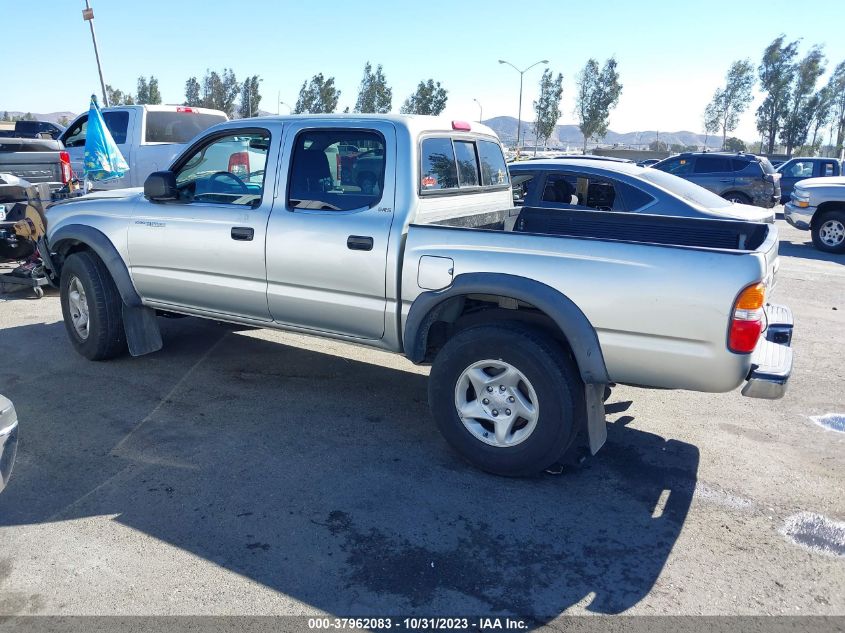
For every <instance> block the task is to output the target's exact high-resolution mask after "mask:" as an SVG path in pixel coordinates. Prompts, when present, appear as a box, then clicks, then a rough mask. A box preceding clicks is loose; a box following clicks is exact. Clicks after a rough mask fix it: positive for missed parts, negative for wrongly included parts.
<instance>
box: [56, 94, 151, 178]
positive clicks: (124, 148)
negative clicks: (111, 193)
mask: <svg viewBox="0 0 845 633" xmlns="http://www.w3.org/2000/svg"><path fill="white" fill-rule="evenodd" d="M135 115H136V112H135V110H134V109H130V110H104V111H103V120H104V121H105V122H106V127H107V128H108V129H109V132H111V135H112V138H114V142H115V144H116V145H117V148H118V149H119V150H120V153H121V154H123V158H124V159H125V160H126V163H127V164H128V165H131V164H132V161H131V154H132V134H131V132H132V131H133V130H134V129H135ZM87 130H88V115H87V114H83V115H82V116H80V117H78V118H77V119H76V120H75V121H74V122H73V123H71V124H70V126H68V128H67V130H65V131H64V133H63V134H62V136H61V137H60V139H59V140H61V141H62V142H63V143H64V144H65V148H66V149H67V153H68V154H69V155H70V166H71V169H73V174H74V175H75V176H76V177H77V178H79V179H80V180H81V179H82V177H83V176H84V175H85V168H84V165H83V164H82V161H83V158H84V157H85V136H86V133H87ZM130 172H131V170H130ZM130 186H131V175H130V173H127V174H126V175H124V176H123V178H117V179H115V180H109V181H106V182H99V183H96V184H95V185H94V188H95V189H122V188H124V187H130Z"/></svg>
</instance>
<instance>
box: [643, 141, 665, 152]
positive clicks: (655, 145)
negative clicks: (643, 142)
mask: <svg viewBox="0 0 845 633" xmlns="http://www.w3.org/2000/svg"><path fill="white" fill-rule="evenodd" d="M648 149H649V150H650V151H652V152H667V151H669V146H668V145H666V143H664V142H663V141H658V140H654V141H652V142H651V143H649V144H648Z"/></svg>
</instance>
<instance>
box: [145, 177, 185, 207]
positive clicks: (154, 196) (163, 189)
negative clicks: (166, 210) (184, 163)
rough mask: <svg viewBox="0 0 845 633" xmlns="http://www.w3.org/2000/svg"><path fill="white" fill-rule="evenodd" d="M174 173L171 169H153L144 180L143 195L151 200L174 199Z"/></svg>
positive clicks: (175, 193) (176, 194)
mask: <svg viewBox="0 0 845 633" xmlns="http://www.w3.org/2000/svg"><path fill="white" fill-rule="evenodd" d="M177 196H178V192H177V191H176V175H175V174H174V173H173V172H172V171H154V172H153V173H151V174H150V175H149V176H147V180H146V181H145V182H144V197H145V198H146V199H147V200H151V201H153V202H164V201H165V200H176V198H177Z"/></svg>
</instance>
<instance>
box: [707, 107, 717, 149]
mask: <svg viewBox="0 0 845 633" xmlns="http://www.w3.org/2000/svg"><path fill="white" fill-rule="evenodd" d="M718 133H719V113H718V111H717V110H716V106H715V104H714V103H713V102H712V101H711V102H710V103H708V104H707V107H706V108H704V148H705V149H707V140H708V138H709V137H710V135H711V134H714V135H715V134H718Z"/></svg>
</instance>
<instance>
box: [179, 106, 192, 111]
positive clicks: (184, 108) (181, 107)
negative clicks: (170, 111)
mask: <svg viewBox="0 0 845 633" xmlns="http://www.w3.org/2000/svg"><path fill="white" fill-rule="evenodd" d="M193 111H194V109H193V108H186V107H184V106H179V107H178V108H176V112H193Z"/></svg>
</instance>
